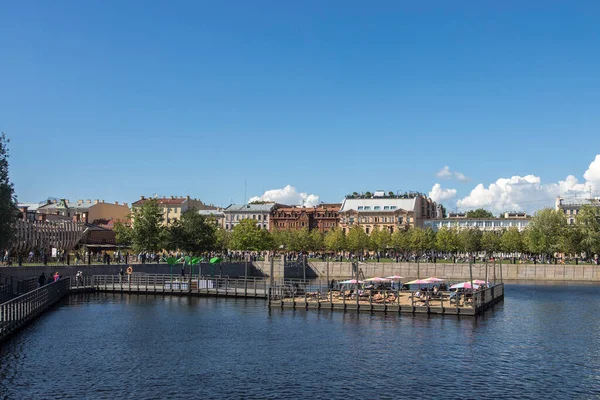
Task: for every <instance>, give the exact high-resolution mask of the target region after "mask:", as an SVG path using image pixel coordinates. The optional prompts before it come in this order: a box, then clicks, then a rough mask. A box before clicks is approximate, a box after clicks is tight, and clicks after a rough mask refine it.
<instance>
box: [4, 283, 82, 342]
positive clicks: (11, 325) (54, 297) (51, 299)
mask: <svg viewBox="0 0 600 400" xmlns="http://www.w3.org/2000/svg"><path fill="white" fill-rule="evenodd" d="M70 285H71V280H70V278H64V279H61V280H59V281H56V282H53V283H50V284H48V285H45V286H42V287H40V288H39V289H35V290H32V291H30V292H28V293H25V294H23V295H21V296H19V297H16V298H14V299H12V300H9V301H7V302H6V303H3V304H0V342H1V341H2V340H3V339H5V338H6V337H7V336H9V335H10V334H12V333H14V332H15V331H17V330H18V329H20V328H22V327H23V326H24V325H26V324H27V323H29V322H30V321H31V320H32V319H33V318H35V317H37V316H38V315H39V314H40V313H42V312H44V311H45V310H46V309H48V308H49V307H50V306H52V305H53V304H54V303H56V302H57V301H58V300H60V299H61V298H62V297H63V296H65V295H67V294H69V288H70Z"/></svg>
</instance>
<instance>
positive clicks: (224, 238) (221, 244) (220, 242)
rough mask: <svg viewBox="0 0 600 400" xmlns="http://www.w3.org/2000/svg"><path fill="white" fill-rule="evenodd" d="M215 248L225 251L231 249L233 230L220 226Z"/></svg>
mask: <svg viewBox="0 0 600 400" xmlns="http://www.w3.org/2000/svg"><path fill="white" fill-rule="evenodd" d="M215 238H216V241H215V249H216V250H219V251H221V252H222V253H225V252H226V251H227V249H229V242H230V241H231V232H229V231H226V230H225V228H223V227H222V226H218V227H217V230H216V232H215Z"/></svg>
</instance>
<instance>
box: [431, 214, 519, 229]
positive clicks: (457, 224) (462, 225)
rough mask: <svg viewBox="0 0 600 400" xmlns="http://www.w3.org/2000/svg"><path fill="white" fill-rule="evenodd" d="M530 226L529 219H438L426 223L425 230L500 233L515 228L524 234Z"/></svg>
mask: <svg viewBox="0 0 600 400" xmlns="http://www.w3.org/2000/svg"><path fill="white" fill-rule="evenodd" d="M527 225H529V219H528V218H519V217H516V218H466V217H464V218H463V217H461V218H436V219H430V220H427V221H425V223H424V226H423V227H424V228H431V229H432V230H433V231H434V232H437V231H439V230H440V229H442V227H445V228H449V229H459V230H460V229H479V230H481V231H499V230H503V229H508V228H512V227H515V228H517V229H518V230H519V231H520V232H522V231H523V230H524V229H525V228H526V227H527Z"/></svg>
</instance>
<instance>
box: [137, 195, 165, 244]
mask: <svg viewBox="0 0 600 400" xmlns="http://www.w3.org/2000/svg"><path fill="white" fill-rule="evenodd" d="M132 218H133V225H132V231H131V243H132V245H133V249H134V250H135V251H136V252H139V251H153V252H158V251H159V250H161V244H162V242H163V241H164V227H163V225H162V223H163V213H162V209H161V207H160V206H159V204H158V201H157V200H156V199H149V200H146V201H145V202H144V203H143V204H142V205H141V206H140V207H135V208H134V209H133V212H132Z"/></svg>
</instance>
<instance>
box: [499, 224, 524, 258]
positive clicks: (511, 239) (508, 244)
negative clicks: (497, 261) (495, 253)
mask: <svg viewBox="0 0 600 400" xmlns="http://www.w3.org/2000/svg"><path fill="white" fill-rule="evenodd" d="M500 249H501V250H502V251H505V252H507V253H520V252H522V251H523V238H522V235H521V232H519V229H518V228H517V227H516V226H511V227H510V228H508V229H507V230H505V231H504V232H502V237H501V238H500Z"/></svg>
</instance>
